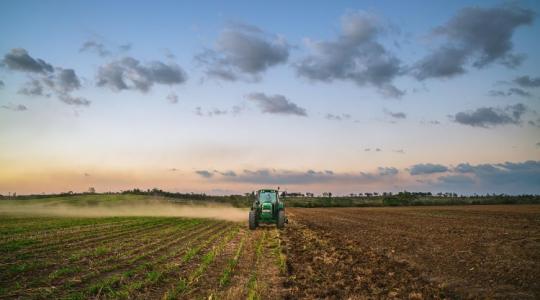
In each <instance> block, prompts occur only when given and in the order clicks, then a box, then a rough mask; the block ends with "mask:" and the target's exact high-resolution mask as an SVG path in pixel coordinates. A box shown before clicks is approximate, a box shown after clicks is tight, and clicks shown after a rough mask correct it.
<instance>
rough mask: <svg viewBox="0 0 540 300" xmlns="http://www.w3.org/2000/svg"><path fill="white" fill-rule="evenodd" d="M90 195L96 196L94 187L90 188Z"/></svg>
mask: <svg viewBox="0 0 540 300" xmlns="http://www.w3.org/2000/svg"><path fill="white" fill-rule="evenodd" d="M88 193H89V194H95V193H96V189H95V188H94V187H90V188H88Z"/></svg>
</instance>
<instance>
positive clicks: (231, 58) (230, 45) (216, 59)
mask: <svg viewBox="0 0 540 300" xmlns="http://www.w3.org/2000/svg"><path fill="white" fill-rule="evenodd" d="M289 48H290V47H289V45H288V44H287V42H286V41H285V40H284V39H283V38H281V37H277V36H273V35H270V34H267V33H265V32H264V31H262V30H261V29H259V28H257V27H255V26H250V25H246V24H228V25H227V26H226V28H225V29H224V30H223V31H222V32H221V34H220V36H219V38H218V40H217V42H216V46H215V48H214V49H206V50H205V51H203V52H202V53H200V54H198V55H196V56H195V60H196V61H197V62H199V63H200V64H201V65H202V66H203V67H204V68H205V73H206V75H207V76H209V77H213V78H217V79H220V80H226V81H236V80H239V79H247V80H252V81H256V80H259V79H260V78H259V77H260V74H261V73H263V72H265V71H266V70H267V69H268V68H270V67H273V66H276V65H279V64H283V63H285V62H287V60H288V58H289Z"/></svg>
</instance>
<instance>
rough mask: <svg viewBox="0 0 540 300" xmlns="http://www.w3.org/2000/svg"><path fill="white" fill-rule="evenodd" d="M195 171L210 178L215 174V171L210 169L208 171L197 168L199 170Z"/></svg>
mask: <svg viewBox="0 0 540 300" xmlns="http://www.w3.org/2000/svg"><path fill="white" fill-rule="evenodd" d="M195 173H197V174H199V175H200V176H202V177H204V178H210V177H212V176H214V173H212V172H210V171H206V170H197V171H195Z"/></svg>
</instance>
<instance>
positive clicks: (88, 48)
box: [79, 40, 111, 57]
mask: <svg viewBox="0 0 540 300" xmlns="http://www.w3.org/2000/svg"><path fill="white" fill-rule="evenodd" d="M79 52H95V53H97V54H98V55H99V56H101V57H106V56H109V55H111V52H110V51H109V50H107V49H106V47H105V45H103V44H102V43H99V42H96V41H92V40H90V41H86V42H84V44H83V45H82V46H81V49H79Z"/></svg>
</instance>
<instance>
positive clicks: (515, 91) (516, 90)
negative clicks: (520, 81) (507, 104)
mask: <svg viewBox="0 0 540 300" xmlns="http://www.w3.org/2000/svg"><path fill="white" fill-rule="evenodd" d="M488 94H489V95H490V96H492V97H509V96H512V95H517V96H521V97H526V98H530V97H532V95H531V93H529V92H527V91H525V90H523V89H520V88H515V87H513V88H509V89H508V91H506V92H504V91H497V90H491V91H489V92H488Z"/></svg>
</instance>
